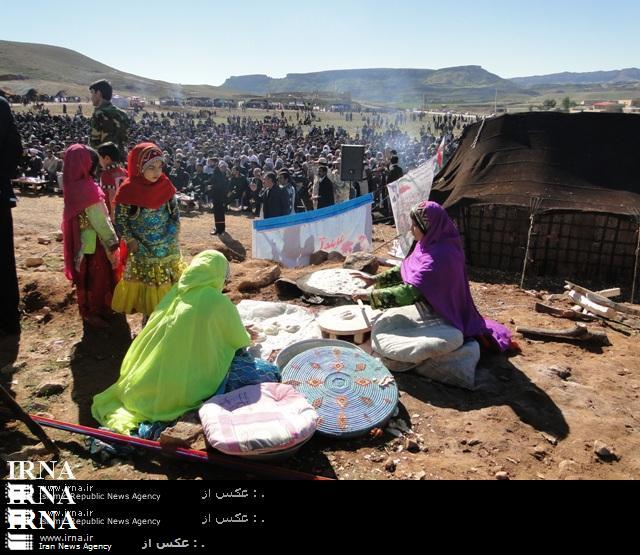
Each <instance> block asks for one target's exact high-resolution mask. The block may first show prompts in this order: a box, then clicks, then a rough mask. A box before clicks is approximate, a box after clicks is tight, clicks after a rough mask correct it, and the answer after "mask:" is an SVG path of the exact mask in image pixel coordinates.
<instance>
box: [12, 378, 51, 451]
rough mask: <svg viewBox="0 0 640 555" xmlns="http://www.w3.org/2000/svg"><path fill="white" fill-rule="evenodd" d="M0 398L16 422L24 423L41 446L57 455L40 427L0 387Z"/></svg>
mask: <svg viewBox="0 0 640 555" xmlns="http://www.w3.org/2000/svg"><path fill="white" fill-rule="evenodd" d="M0 397H1V399H2V401H4V403H5V404H6V405H7V407H9V409H10V410H11V412H13V414H15V416H16V418H17V419H18V420H21V421H22V422H24V424H25V425H26V426H27V428H29V430H30V431H31V433H32V434H33V435H35V436H36V437H37V438H38V439H39V440H40V441H41V442H42V444H43V445H44V446H45V447H46V448H47V449H48V450H49V451H50V452H51V453H53V454H54V455H58V454H59V453H60V451H59V450H58V448H57V447H56V445H55V443H53V441H51V439H50V438H49V436H48V435H47V433H46V432H45V431H44V430H43V429H42V426H40V425H39V424H37V423H36V422H34V420H33V418H31V417H30V416H29V415H28V414H27V413H26V412H25V411H24V409H23V408H22V407H21V406H20V405H19V404H18V402H17V401H16V400H15V399H14V398H13V397H12V396H11V393H9V392H8V391H7V390H6V389H5V388H4V387H2V386H1V385H0Z"/></svg>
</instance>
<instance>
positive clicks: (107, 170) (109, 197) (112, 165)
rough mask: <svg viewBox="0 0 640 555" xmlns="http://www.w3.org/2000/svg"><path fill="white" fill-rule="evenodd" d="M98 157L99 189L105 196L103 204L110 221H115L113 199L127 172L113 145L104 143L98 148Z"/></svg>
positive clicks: (118, 151) (116, 148) (118, 152)
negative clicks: (99, 171) (99, 170)
mask: <svg viewBox="0 0 640 555" xmlns="http://www.w3.org/2000/svg"><path fill="white" fill-rule="evenodd" d="M98 156H99V157H100V167H101V168H102V173H101V174H100V188H101V189H102V192H103V193H104V195H105V203H106V205H107V208H108V209H109V214H110V215H111V219H112V220H114V219H115V210H114V208H115V206H114V204H113V199H114V198H115V196H116V193H117V192H118V189H119V188H120V185H122V182H123V181H124V180H125V179H126V177H127V172H126V171H125V170H124V168H123V167H122V165H121V163H120V162H121V158H120V150H118V147H117V146H116V145H115V144H114V143H104V144H101V145H100V146H99V147H98Z"/></svg>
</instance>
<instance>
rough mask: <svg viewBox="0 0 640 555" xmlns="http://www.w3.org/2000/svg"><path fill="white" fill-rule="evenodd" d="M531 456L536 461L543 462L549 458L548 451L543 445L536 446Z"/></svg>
mask: <svg viewBox="0 0 640 555" xmlns="http://www.w3.org/2000/svg"><path fill="white" fill-rule="evenodd" d="M531 455H532V456H533V457H534V458H535V459H538V460H539V461H542V460H544V459H545V457H546V456H547V450H546V449H545V448H544V447H543V446H542V445H536V446H535V447H534V448H533V452H532V453H531Z"/></svg>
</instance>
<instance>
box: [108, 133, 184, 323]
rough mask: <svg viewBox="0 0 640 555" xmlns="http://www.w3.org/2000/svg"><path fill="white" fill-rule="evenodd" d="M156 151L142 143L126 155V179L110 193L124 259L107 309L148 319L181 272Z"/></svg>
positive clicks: (170, 202) (171, 190) (175, 215)
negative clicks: (121, 240) (123, 245)
mask: <svg viewBox="0 0 640 555" xmlns="http://www.w3.org/2000/svg"><path fill="white" fill-rule="evenodd" d="M162 170H163V160H162V151H161V150H160V149H159V148H158V147H157V146H156V145H155V144H153V143H142V144H139V145H138V146H136V147H135V148H134V149H133V150H132V151H131V152H130V153H129V161H128V172H129V177H128V178H127V179H126V180H125V181H124V182H123V183H122V185H121V186H120V189H118V192H117V193H116V196H115V199H114V203H115V218H116V221H115V224H116V230H117V231H118V234H119V235H120V237H121V238H122V239H123V240H124V241H125V242H126V244H127V250H128V256H127V262H126V269H125V273H124V277H123V279H122V281H120V283H119V284H118V286H117V288H116V291H115V294H114V297H113V303H112V308H113V310H115V311H116V312H120V313H123V314H134V313H138V312H139V313H141V314H143V315H144V316H145V317H148V316H150V315H151V313H152V312H153V311H154V310H155V307H156V305H157V304H158V303H159V302H160V301H161V300H162V297H164V296H165V295H166V293H167V292H168V291H169V290H170V289H171V287H172V286H173V285H174V284H175V283H177V281H178V280H179V279H180V276H181V275H182V271H183V270H184V268H185V265H184V262H183V261H182V256H181V254H180V245H179V243H178V234H179V231H180V214H179V211H178V203H177V201H176V189H175V187H174V186H173V184H172V183H171V181H170V180H169V178H168V177H167V176H166V175H165V174H164V173H163V171H162Z"/></svg>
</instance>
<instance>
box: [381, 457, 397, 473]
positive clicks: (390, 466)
mask: <svg viewBox="0 0 640 555" xmlns="http://www.w3.org/2000/svg"><path fill="white" fill-rule="evenodd" d="M396 468H398V464H397V463H396V461H394V460H391V459H389V460H388V461H387V462H386V464H385V465H384V469H385V470H386V471H387V472H389V473H391V474H393V473H394V472H395V471H396Z"/></svg>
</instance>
